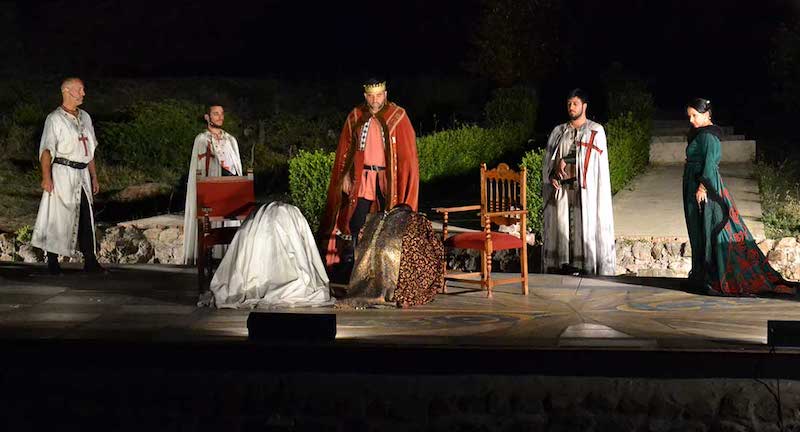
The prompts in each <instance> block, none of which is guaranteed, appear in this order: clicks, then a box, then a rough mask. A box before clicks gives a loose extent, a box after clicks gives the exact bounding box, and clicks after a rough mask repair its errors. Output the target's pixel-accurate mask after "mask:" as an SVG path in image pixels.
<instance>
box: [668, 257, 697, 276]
mask: <svg viewBox="0 0 800 432" xmlns="http://www.w3.org/2000/svg"><path fill="white" fill-rule="evenodd" d="M667 268H668V269H669V270H672V271H674V272H675V273H676V275H681V276H685V275H687V274H689V270H691V269H692V261H691V260H690V259H689V258H680V259H677V260H674V261H670V263H669V266H668V267H667Z"/></svg>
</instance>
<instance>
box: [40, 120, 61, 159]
mask: <svg viewBox="0 0 800 432" xmlns="http://www.w3.org/2000/svg"><path fill="white" fill-rule="evenodd" d="M56 127H57V125H56V120H55V119H54V117H53V115H52V114H51V115H49V116H47V119H46V120H45V121H44V130H43V131H42V140H41V141H40V142H39V159H41V158H42V153H44V151H45V150H49V151H50V157H52V158H55V157H56V155H57V153H56V151H57V149H56V143H57V142H58V133H57V130H56Z"/></svg>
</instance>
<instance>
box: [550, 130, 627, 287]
mask: <svg viewBox="0 0 800 432" xmlns="http://www.w3.org/2000/svg"><path fill="white" fill-rule="evenodd" d="M569 129H570V126H569V123H564V124H562V125H559V126H556V127H555V128H554V129H553V131H552V132H551V133H550V137H549V138H548V140H547V151H546V152H545V159H544V160H543V161H542V197H543V201H544V210H543V216H544V228H543V230H542V231H543V233H542V237H543V239H542V240H543V243H544V245H543V248H542V265H543V267H542V268H543V269H544V270H545V271H546V270H547V269H550V268H560V267H561V266H562V265H563V264H570V265H576V266H577V267H579V268H581V269H582V270H583V271H584V272H585V273H587V274H599V275H614V274H615V273H616V252H615V250H614V213H613V211H612V207H611V178H610V175H609V169H608V145H607V142H606V133H605V131H604V130H603V126H601V125H600V124H598V123H595V122H593V121H591V120H587V121H586V123H584V124H583V125H582V126H581V127H580V128H579V129H578V133H577V139H578V142H579V143H584V144H586V143H588V142H589V141H590V139H591V135H592V131H594V132H595V137H594V141H593V145H594V147H596V148H592V149H591V154H590V157H589V159H588V161H589V162H588V166H586V167H584V164H585V162H586V155H587V152H589V149H588V148H587V146H586V145H576V150H577V151H576V154H577V158H576V168H577V183H578V187H580V201H581V208H580V221H581V223H580V225H579V226H577V227H576V233H575V237H576V238H573V239H570V238H569V203H568V199H567V196H566V193H565V192H564V191H563V190H556V189H555V188H554V187H553V186H552V185H551V184H550V173H552V172H554V170H555V169H556V163H557V161H558V159H559V158H561V157H563V156H566V155H561V154H560V151H561V149H560V146H559V143H560V141H561V138H562V136H563V135H564V134H565V133H567V132H568V130H569ZM584 179H585V187H584ZM570 246H571V247H572V248H574V249H573V250H574V251H575V253H576V254H577V255H579V256H582V258H583V259H582V262H577V263H570V262H569V257H570V255H569V248H570Z"/></svg>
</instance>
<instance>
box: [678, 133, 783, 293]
mask: <svg viewBox="0 0 800 432" xmlns="http://www.w3.org/2000/svg"><path fill="white" fill-rule="evenodd" d="M720 135H721V134H720V129H719V127H717V126H713V125H712V126H706V127H702V128H697V129H692V130H691V132H690V134H689V144H688V146H687V147H686V165H685V167H684V171H683V209H684V216H685V218H686V228H687V230H688V232H689V242H690V244H691V247H692V271H691V272H690V274H689V279H690V280H691V281H692V282H693V283H694V284H696V285H697V286H700V287H705V288H706V289H708V290H709V292H710V293H712V294H720V295H730V296H752V295H758V294H769V293H773V294H789V295H794V294H796V284H794V283H791V282H787V281H786V280H784V279H783V278H782V277H781V275H780V274H779V273H778V272H777V271H775V270H774V269H773V268H772V267H771V266H770V265H769V262H768V261H767V258H766V257H765V256H764V254H763V253H762V252H761V250H760V249H759V248H758V246H757V245H756V242H755V240H754V239H753V236H752V234H750V230H748V229H747V226H746V225H745V223H744V220H742V218H741V216H740V214H739V211H738V210H737V209H736V205H735V203H734V201H733V197H732V196H731V194H730V191H729V190H728V188H727V187H725V184H724V183H723V182H722V177H721V176H720V174H719V161H720V157H721V147H720V139H719V137H720ZM700 184H703V185H704V186H705V188H706V191H707V195H708V197H707V200H706V202H704V203H702V204H700V205H698V204H697V200H696V198H695V193H696V192H697V188H698V187H699V185H700Z"/></svg>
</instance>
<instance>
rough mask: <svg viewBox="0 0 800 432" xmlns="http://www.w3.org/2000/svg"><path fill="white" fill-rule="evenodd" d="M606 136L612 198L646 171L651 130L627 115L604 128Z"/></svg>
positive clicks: (612, 121)
mask: <svg viewBox="0 0 800 432" xmlns="http://www.w3.org/2000/svg"><path fill="white" fill-rule="evenodd" d="M606 135H607V137H608V165H609V170H610V173H611V193H612V194H615V193H617V192H618V191H619V190H621V189H622V188H624V187H625V186H626V185H627V184H628V183H629V182H630V181H631V180H633V178H634V177H636V176H637V175H639V174H641V173H642V172H644V170H645V169H646V168H647V164H648V162H649V159H650V128H649V126H648V125H647V124H646V123H644V122H642V121H640V120H637V119H636V118H635V117H634V115H633V113H631V112H628V113H626V114H625V115H622V116H620V117H617V118H615V119H613V120H611V121H609V122H608V124H606Z"/></svg>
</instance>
